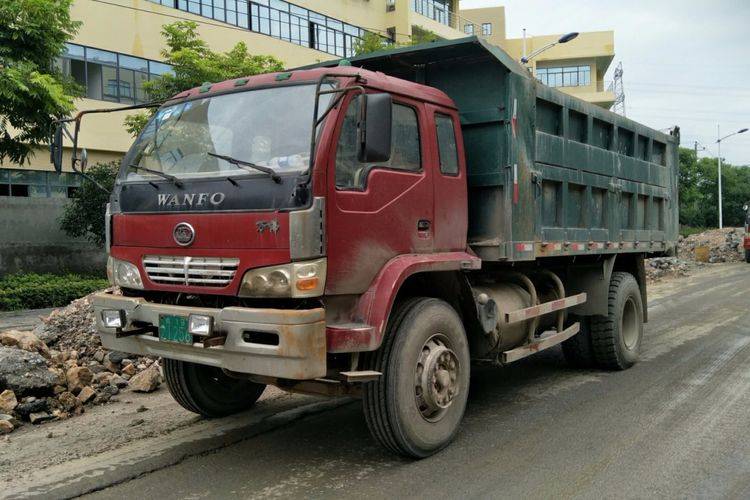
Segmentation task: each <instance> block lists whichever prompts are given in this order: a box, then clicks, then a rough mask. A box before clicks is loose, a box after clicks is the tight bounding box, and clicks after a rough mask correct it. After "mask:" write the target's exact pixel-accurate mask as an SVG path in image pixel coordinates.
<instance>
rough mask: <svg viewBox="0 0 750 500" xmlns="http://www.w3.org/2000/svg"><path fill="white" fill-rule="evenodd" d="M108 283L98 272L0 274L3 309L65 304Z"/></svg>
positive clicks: (0, 300)
mask: <svg viewBox="0 0 750 500" xmlns="http://www.w3.org/2000/svg"><path fill="white" fill-rule="evenodd" d="M108 286H109V282H108V281H107V280H106V279H103V278H101V277H99V276H85V275H79V274H65V275H57V274H33V273H30V274H11V275H8V276H5V277H4V278H0V311H13V310H17V309H39V308H43V307H59V306H64V305H67V304H68V303H70V302H71V301H72V300H75V299H78V298H81V297H83V296H84V295H88V294H89V293H91V292H94V291H96V290H101V289H102V288H106V287H108Z"/></svg>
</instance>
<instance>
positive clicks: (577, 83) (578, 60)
mask: <svg viewBox="0 0 750 500" xmlns="http://www.w3.org/2000/svg"><path fill="white" fill-rule="evenodd" d="M460 15H461V19H471V20H472V22H471V23H466V24H465V25H462V28H463V30H464V31H465V32H466V33H467V34H480V33H481V34H483V35H484V36H485V37H486V38H487V40H488V41H489V42H490V43H493V44H495V45H498V46H500V47H502V48H503V49H504V50H505V51H506V52H508V53H509V54H510V55H511V56H513V57H514V58H515V59H517V60H520V59H521V57H523V56H524V55H528V54H531V53H532V52H534V51H535V50H537V49H539V48H541V47H544V46H545V45H547V44H549V43H550V42H554V41H556V40H557V39H558V38H559V37H560V35H542V36H527V37H526V39H525V40H524V39H522V38H506V34H505V8H504V7H491V8H484V9H463V10H461V11H460ZM477 26H478V27H479V30H480V33H475V32H476V30H477ZM614 38H615V35H614V32H613V31H595V32H585V33H580V34H579V35H578V37H577V38H575V39H574V40H572V41H570V42H568V43H566V44H559V45H556V46H555V47H553V48H551V49H549V50H547V51H545V52H543V53H541V54H539V55H538V56H536V57H535V58H533V59H532V60H531V61H529V62H528V64H527V65H526V66H527V67H528V68H529V70H530V71H531V72H532V73H533V74H534V76H536V77H537V78H538V79H539V80H540V81H541V82H542V83H544V84H545V85H549V86H550V87H556V88H558V90H561V91H562V92H565V93H566V94H570V95H573V96H575V97H578V98H580V99H583V100H584V101H588V102H591V103H594V104H597V105H599V106H601V107H603V108H606V109H609V108H610V107H611V106H612V104H613V103H614V100H615V95H614V93H613V92H611V91H610V90H608V89H607V87H606V86H605V84H604V75H605V74H606V73H607V70H608V69H609V66H610V64H612V59H613V58H614V56H615V51H614V50H615V42H614Z"/></svg>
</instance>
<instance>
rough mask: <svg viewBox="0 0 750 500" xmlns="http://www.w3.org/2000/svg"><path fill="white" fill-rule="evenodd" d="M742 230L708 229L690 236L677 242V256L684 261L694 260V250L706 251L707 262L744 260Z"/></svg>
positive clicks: (737, 228)
mask: <svg viewBox="0 0 750 500" xmlns="http://www.w3.org/2000/svg"><path fill="white" fill-rule="evenodd" d="M744 233H745V231H744V229H743V228H740V227H725V228H723V229H710V230H708V231H704V232H702V233H696V234H691V235H690V236H688V237H686V238H680V240H679V241H678V255H679V256H680V257H682V258H684V259H691V260H696V259H697V258H696V249H697V248H699V247H705V248H707V249H708V262H709V263H710V264H714V263H717V262H740V261H741V260H743V259H744V250H743V248H742V240H743V238H744Z"/></svg>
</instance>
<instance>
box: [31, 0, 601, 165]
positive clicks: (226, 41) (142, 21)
mask: <svg viewBox="0 0 750 500" xmlns="http://www.w3.org/2000/svg"><path fill="white" fill-rule="evenodd" d="M292 3H294V4H296V5H299V6H300V7H304V8H307V9H310V10H313V11H316V12H319V13H321V14H325V15H328V16H330V17H333V18H336V19H339V20H341V21H344V22H347V23H350V24H352V25H355V26H359V27H360V28H364V29H367V30H370V31H374V32H377V33H380V34H383V35H385V34H386V30H387V29H388V28H391V27H392V28H395V31H396V40H397V41H398V42H402V43H403V42H407V41H408V40H409V36H410V35H411V33H412V30H413V28H414V27H415V26H416V27H420V28H421V29H426V30H430V31H433V32H435V33H436V34H438V35H439V36H440V37H442V38H446V39H454V38H460V37H463V36H465V34H464V31H463V26H464V24H466V23H467V22H471V23H473V24H475V34H477V35H481V24H482V23H483V22H491V23H492V27H493V33H492V35H491V36H490V37H486V38H487V39H488V40H489V41H490V42H491V43H496V44H497V45H500V46H502V47H503V48H504V49H505V50H506V51H508V52H509V53H511V55H513V56H514V57H517V58H520V52H521V50H520V40H518V39H506V38H505V10H504V8H503V7H492V8H484V9H471V10H464V11H460V12H459V11H458V0H453V3H452V12H454V13H458V14H459V15H458V16H456V17H453V18H452V21H453V22H454V26H453V27H451V26H447V25H444V24H441V23H438V22H437V21H434V20H432V19H430V18H428V17H425V16H423V15H420V14H417V13H416V12H413V11H412V10H411V2H410V1H409V0H396V2H395V9H394V10H392V11H388V10H387V9H386V4H387V3H386V0H292ZM71 15H72V17H73V18H74V19H76V20H79V21H82V23H83V24H82V26H81V28H80V30H79V32H78V34H77V35H76V37H75V39H74V40H73V42H75V43H78V44H81V45H86V46H89V47H94V48H99V49H104V50H110V51H115V52H119V53H122V54H128V55H133V56H138V57H144V58H147V59H152V60H156V61H160V60H162V59H163V56H162V54H161V52H162V50H163V49H164V41H163V37H162V35H161V29H162V26H163V25H165V24H169V23H172V22H175V21H178V20H181V19H189V20H193V21H195V22H197V23H198V31H199V33H200V36H201V38H202V39H204V40H205V41H206V42H207V43H208V44H209V46H210V47H211V48H212V49H214V50H216V51H226V50H229V49H231V48H232V47H233V46H234V45H235V44H236V43H237V42H239V41H244V42H245V43H246V44H247V45H248V47H249V48H250V50H251V52H253V53H256V54H268V55H273V56H275V57H277V58H279V59H280V60H281V61H283V62H284V64H285V65H286V66H287V67H295V66H301V65H305V64H311V63H314V62H318V61H324V60H329V59H334V58H335V56H333V55H331V54H327V53H324V52H320V51H317V50H313V49H310V48H308V47H303V46H300V45H296V44H293V43H290V42H286V41H283V40H279V39H276V38H273V37H271V36H267V35H263V34H260V33H254V32H251V31H249V30H246V29H242V28H238V27H235V26H232V25H229V24H225V23H222V22H220V21H215V20H212V19H207V18H204V17H201V16H197V15H193V14H190V13H187V12H184V11H181V10H177V9H173V8H170V7H165V6H162V5H158V4H156V3H153V2H149V1H147V0H107V2H106V3H103V2H100V1H94V0H76V2H75V4H74V5H73V8H72V11H71ZM553 38H555V37H553V36H550V37H543V36H542V37H530V38H529V39H528V41H527V42H528V43H527V47H528V52H531V51H533V50H534V48H535V47H539V46H541V45H543V44H545V43H547V40H550V39H553ZM613 54H614V36H613V33H612V32H611V31H609V32H600V33H582V34H581V36H579V38H578V39H576V40H574V41H573V42H571V43H570V44H567V45H562V46H558V47H555V48H554V49H552V50H549V51H548V52H545V53H544V54H543V55H541V56H540V57H539V58H538V59H537V60H536V61H534V63H533V64H540V65H543V64H553V63H558V62H560V61H567V62H570V61H584V62H589V63H591V65H592V66H593V67H595V68H597V70H598V71H596V72H592V80H594V75H595V74H597V73H601V74H602V75H603V72H604V71H606V69H607V67H608V66H609V63H610V62H611V59H612V56H613ZM567 62H566V64H567ZM571 64H572V63H571ZM600 85H601V84H600ZM561 90H563V91H566V92H570V93H575V95H579V96H580V97H583V98H585V99H586V100H592V101H594V100H597V99H598V100H599V101H602V100H604V101H606V100H607V99H608V98H609V95H607V96H603V93H601V92H598V91H597V89H596V83H595V82H592V85H591V88H588V87H587V88H564V89H561ZM604 94H606V93H604ZM122 105H123V104H120V103H111V102H106V101H98V100H91V99H81V100H79V101H78V108H79V109H81V110H83V109H95V108H114V107H118V106H122ZM126 115H127V112H123V113H114V114H107V115H89V116H87V117H86V118H84V121H83V127H82V129H81V136H80V142H79V144H80V146H81V147H85V148H87V149H88V150H89V153H90V157H91V158H92V159H93V160H94V161H97V160H98V159H107V160H109V159H113V158H115V157H119V156H121V155H122V153H123V152H125V151H126V150H127V149H128V147H129V146H130V144H131V143H132V140H133V139H132V137H130V135H129V134H128V133H127V132H126V131H125V129H124V127H123V125H122V124H123V119H124V118H125V116H126ZM47 162H48V155H47V153H46V152H44V153H40V154H38V155H37V156H36V157H35V158H34V159H32V163H33V166H34V168H43V167H44V166H46V168H50V167H49V166H48V165H47ZM66 164H67V162H66Z"/></svg>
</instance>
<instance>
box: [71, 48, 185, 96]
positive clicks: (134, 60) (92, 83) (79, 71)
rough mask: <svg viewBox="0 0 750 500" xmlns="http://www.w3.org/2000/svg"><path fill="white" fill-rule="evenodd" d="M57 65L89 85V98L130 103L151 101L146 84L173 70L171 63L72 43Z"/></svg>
mask: <svg viewBox="0 0 750 500" xmlns="http://www.w3.org/2000/svg"><path fill="white" fill-rule="evenodd" d="M56 65H57V67H58V68H59V69H60V71H62V73H63V74H65V75H67V76H70V77H72V78H73V79H74V80H75V81H76V82H78V83H79V84H80V85H81V86H82V87H84V88H85V89H86V97H88V98H89V99H97V100H103V101H111V102H123V103H127V104H141V103H144V102H148V99H149V98H148V95H147V94H146V90H145V89H144V88H143V84H144V83H145V82H147V81H149V80H150V79H152V78H155V77H157V76H160V75H163V74H165V73H169V72H171V71H172V68H171V66H169V65H168V64H164V63H160V62H157V61H151V60H148V59H143V58H140V57H134V56H129V55H126V54H119V53H117V52H110V51H107V50H101V49H95V48H93V47H84V46H83V45H76V44H73V43H67V44H65V53H63V55H62V56H61V57H58V58H57V60H56Z"/></svg>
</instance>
